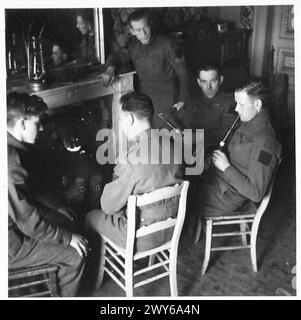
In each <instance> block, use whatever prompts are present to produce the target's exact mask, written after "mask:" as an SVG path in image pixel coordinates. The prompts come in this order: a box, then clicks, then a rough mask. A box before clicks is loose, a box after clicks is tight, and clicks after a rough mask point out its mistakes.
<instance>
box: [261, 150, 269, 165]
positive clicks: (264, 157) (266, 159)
mask: <svg viewBox="0 0 301 320" xmlns="http://www.w3.org/2000/svg"><path fill="white" fill-rule="evenodd" d="M271 160H272V154H271V153H269V152H266V151H263V150H261V151H260V154H259V157H258V161H259V162H261V163H262V164H264V165H266V166H268V165H269V164H270V162H271Z"/></svg>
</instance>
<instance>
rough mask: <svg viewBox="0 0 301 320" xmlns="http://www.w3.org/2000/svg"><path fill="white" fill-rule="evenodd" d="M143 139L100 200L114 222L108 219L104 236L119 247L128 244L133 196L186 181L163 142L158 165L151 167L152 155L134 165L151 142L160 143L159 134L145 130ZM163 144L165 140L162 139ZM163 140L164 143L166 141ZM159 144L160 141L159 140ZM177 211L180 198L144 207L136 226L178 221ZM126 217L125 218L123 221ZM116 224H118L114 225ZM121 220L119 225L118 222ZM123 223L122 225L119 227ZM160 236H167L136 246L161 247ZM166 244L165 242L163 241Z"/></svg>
mask: <svg viewBox="0 0 301 320" xmlns="http://www.w3.org/2000/svg"><path fill="white" fill-rule="evenodd" d="M140 137H141V139H139V140H138V141H135V142H133V143H132V145H131V146H130V148H129V149H128V152H127V153H126V155H125V159H124V160H125V161H126V163H120V162H121V159H119V163H118V164H117V165H116V167H115V170H114V177H113V181H112V182H110V183H108V184H106V185H105V187H104V190H103V193H102V196H101V207H102V210H103V212H104V213H105V214H106V215H111V216H112V217H111V218H110V221H112V224H111V222H110V223H108V218H107V219H106V227H104V229H106V230H104V231H103V232H105V234H106V235H107V236H108V237H111V238H112V240H113V241H115V240H116V242H117V243H118V244H120V245H124V244H125V239H126V228H127V226H126V216H127V212H126V205H127V201H128V197H129V196H130V195H132V194H134V195H136V194H143V193H146V192H150V191H153V190H156V189H159V188H162V187H166V186H171V185H174V184H176V183H181V181H182V178H183V173H184V172H183V167H182V166H181V164H180V161H178V160H180V159H177V160H175V159H176V158H173V156H172V154H173V152H172V151H170V150H173V148H172V147H171V148H170V149H169V150H167V149H166V150H165V149H164V148H163V147H162V146H163V145H164V142H162V144H160V145H159V149H158V150H159V153H160V154H161V156H162V158H160V161H158V163H154V164H151V162H150V156H151V155H152V156H153V155H154V151H152V153H147V154H146V157H144V156H143V158H141V159H144V160H143V161H141V162H143V163H138V164H137V163H135V162H133V161H132V159H133V158H132V157H133V156H136V155H137V154H138V155H139V154H140V155H142V153H143V152H144V151H145V150H146V149H145V148H150V147H151V141H154V139H157V137H158V135H157V133H156V132H151V130H146V131H144V132H143V136H140ZM163 140H164V138H163ZM163 140H161V141H163ZM157 141H159V140H157ZM177 209H178V198H177V199H174V198H171V199H168V200H162V201H159V202H157V203H155V204H151V205H149V206H145V207H143V208H141V211H140V212H139V214H138V215H137V219H138V220H137V226H140V227H142V226H144V225H145V226H147V225H150V224H152V223H154V222H158V221H162V220H165V219H167V218H168V217H175V216H176V214H177ZM123 217H124V218H123ZM114 220H115V221H114ZM117 220H118V221H117ZM122 220H123V221H122ZM120 222H122V223H120ZM123 222H125V223H123ZM160 236H163V237H164V236H168V235H159V234H158V235H156V238H152V239H141V240H142V241H141V243H140V244H137V247H138V249H139V248H140V249H142V248H143V249H145V248H146V247H148V248H149V247H152V246H153V245H155V244H158V242H159V241H161V240H160V239H162V238H161V237H160ZM162 241H163V240H162Z"/></svg>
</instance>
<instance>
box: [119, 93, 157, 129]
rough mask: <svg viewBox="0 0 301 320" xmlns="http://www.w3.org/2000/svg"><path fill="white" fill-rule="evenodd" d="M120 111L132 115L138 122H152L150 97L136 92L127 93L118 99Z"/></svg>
mask: <svg viewBox="0 0 301 320" xmlns="http://www.w3.org/2000/svg"><path fill="white" fill-rule="evenodd" d="M120 103H121V109H122V110H123V111H126V112H131V113H133V114H134V115H135V116H136V117H137V118H138V119H140V120H147V121H149V122H150V123H151V122H152V119H153V116H154V107H153V102H152V100H151V98H150V97H148V96H147V95H146V94H144V93H140V92H137V91H133V92H129V93H126V94H125V95H123V96H122V97H121V98H120Z"/></svg>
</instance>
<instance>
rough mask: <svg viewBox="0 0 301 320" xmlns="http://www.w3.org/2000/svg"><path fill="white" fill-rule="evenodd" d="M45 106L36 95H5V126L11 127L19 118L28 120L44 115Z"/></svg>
mask: <svg viewBox="0 0 301 320" xmlns="http://www.w3.org/2000/svg"><path fill="white" fill-rule="evenodd" d="M46 111H47V104H46V103H45V102H44V101H43V99H41V98H40V97H38V96H36V95H32V96H30V95H29V94H27V93H18V92H14V91H13V92H10V93H9V94H8V95H7V125H8V126H13V125H14V124H15V122H16V120H17V119H19V118H22V117H23V118H30V117H33V116H38V117H40V118H42V117H43V116H45V115H46Z"/></svg>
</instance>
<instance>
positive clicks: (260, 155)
mask: <svg viewBox="0 0 301 320" xmlns="http://www.w3.org/2000/svg"><path fill="white" fill-rule="evenodd" d="M226 154H227V156H228V159H229V161H230V164H231V165H230V166H229V167H227V168H226V169H225V171H224V172H222V171H221V170H219V169H217V168H216V167H213V168H212V170H209V171H208V173H207V175H206V177H205V179H206V180H205V182H206V183H204V184H203V185H202V188H201V193H202V199H201V201H200V205H199V210H200V211H201V212H202V213H203V214H205V215H211V214H212V215H219V214H227V211H229V212H230V211H231V210H236V209H237V208H239V207H240V206H242V205H243V204H244V203H245V202H246V200H251V201H252V202H254V203H258V202H260V201H261V200H262V198H263V197H264V194H265V192H266V190H267V187H268V185H269V183H270V181H271V178H272V175H273V172H274V169H275V167H276V166H277V163H278V161H279V159H280V157H281V145H280V143H279V141H278V139H277V137H276V135H275V132H274V130H273V128H272V125H271V123H270V120H269V117H268V114H267V112H266V110H265V109H263V110H262V111H261V112H260V113H258V114H257V115H256V116H255V117H254V118H253V119H252V120H250V121H248V122H241V123H240V126H239V127H238V129H237V130H236V131H235V132H234V134H233V136H232V138H231V139H230V141H229V144H228V150H227V151H226Z"/></svg>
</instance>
